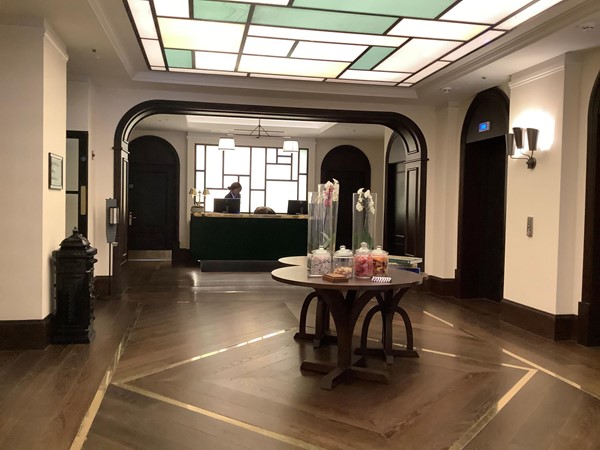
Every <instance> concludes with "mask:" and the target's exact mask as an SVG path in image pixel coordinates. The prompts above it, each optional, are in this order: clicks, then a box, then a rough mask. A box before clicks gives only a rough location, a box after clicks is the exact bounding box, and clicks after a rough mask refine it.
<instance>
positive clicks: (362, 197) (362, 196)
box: [356, 188, 375, 214]
mask: <svg viewBox="0 0 600 450" xmlns="http://www.w3.org/2000/svg"><path fill="white" fill-rule="evenodd" d="M356 193H357V194H358V201H357V202H356V210H357V211H358V212H362V211H363V210H364V209H365V208H367V209H368V210H369V212H370V213H371V214H375V202H374V201H373V196H372V195H371V191H370V190H369V189H367V190H366V191H365V190H364V189H363V188H360V189H359V190H358V191H356Z"/></svg>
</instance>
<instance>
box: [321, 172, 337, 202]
mask: <svg viewBox="0 0 600 450" xmlns="http://www.w3.org/2000/svg"><path fill="white" fill-rule="evenodd" d="M339 196H340V183H339V182H338V180H336V179H335V178H333V182H331V181H328V182H327V183H325V190H324V191H323V206H325V207H326V208H330V207H331V205H332V204H333V202H337V201H338V200H339Z"/></svg>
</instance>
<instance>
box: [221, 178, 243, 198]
mask: <svg viewBox="0 0 600 450" xmlns="http://www.w3.org/2000/svg"><path fill="white" fill-rule="evenodd" d="M227 189H229V193H228V194H227V195H226V196H225V198H240V192H242V185H241V184H240V183H238V182H237V181H234V182H233V183H231V186H229V187H228V188H227Z"/></svg>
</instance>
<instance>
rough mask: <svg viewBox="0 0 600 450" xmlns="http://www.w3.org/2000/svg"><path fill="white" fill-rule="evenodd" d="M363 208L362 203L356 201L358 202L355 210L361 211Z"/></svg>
mask: <svg viewBox="0 0 600 450" xmlns="http://www.w3.org/2000/svg"><path fill="white" fill-rule="evenodd" d="M363 209H364V208H363V205H362V203H360V202H358V203H357V204H356V210H357V211H358V212H361V211H362V210H363Z"/></svg>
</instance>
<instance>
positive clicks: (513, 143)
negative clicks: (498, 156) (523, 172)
mask: <svg viewBox="0 0 600 450" xmlns="http://www.w3.org/2000/svg"><path fill="white" fill-rule="evenodd" d="M525 132H526V133H527V146H528V147H529V151H530V152H531V155H523V156H514V154H515V147H516V148H518V149H519V150H522V149H523V128H517V127H515V128H513V132H512V133H508V134H507V135H506V153H507V155H508V156H510V157H511V158H512V159H525V160H527V162H526V164H527V168H528V169H534V168H535V166H536V164H537V161H536V159H535V158H534V156H533V152H534V151H536V150H537V141H538V134H539V130H537V129H535V128H525Z"/></svg>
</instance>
